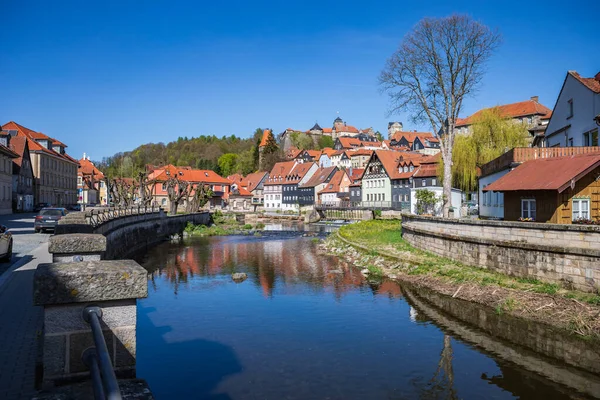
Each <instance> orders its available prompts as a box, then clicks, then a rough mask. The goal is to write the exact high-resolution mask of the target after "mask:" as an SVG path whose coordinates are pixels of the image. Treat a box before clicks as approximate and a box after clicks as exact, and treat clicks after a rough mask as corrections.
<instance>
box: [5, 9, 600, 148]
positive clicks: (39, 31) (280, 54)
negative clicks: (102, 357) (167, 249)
mask: <svg viewBox="0 0 600 400" xmlns="http://www.w3.org/2000/svg"><path fill="white" fill-rule="evenodd" d="M594 4H595V2H593V1H591V0H590V1H569V2H568V3H565V2H564V1H561V2H560V3H559V2H552V1H545V2H532V1H529V2H523V1H519V2H511V1H505V2H501V3H498V2H492V1H485V0H480V1H473V2H458V1H456V2H449V1H426V2H425V1H422V2H403V1H393V2H391V1H390V2H377V1H375V2H364V1H361V2H358V1H356V2H354V1H339V2H337V1H336V2H331V1H323V0H322V1H298V2H284V1H272V2H264V1H252V2H250V1H242V2H237V1H228V2H208V1H206V2H201V1H192V2H188V3H185V2H182V1H170V2H169V1H146V2H145V1H116V2H110V1H102V2H91V1H86V2H81V1H75V2H67V1H39V2H34V1H27V2H24V1H16V0H15V1H7V0H0V12H1V14H2V16H3V21H4V24H3V25H4V29H3V33H2V35H0V49H2V52H1V56H0V57H1V60H0V91H1V92H2V96H0V121H1V122H2V123H5V122H8V121H10V120H14V121H16V122H18V123H21V124H22V125H25V126H27V127H28V128H31V129H34V130H37V131H41V132H44V133H46V134H48V135H50V136H54V137H56V138H58V139H60V140H61V141H63V142H65V143H66V144H67V145H68V146H69V148H68V150H69V153H70V154H71V155H73V156H74V157H77V158H80V157H81V155H82V153H83V152H87V153H88V154H89V155H90V156H91V157H92V159H96V160H99V159H101V158H102V157H104V156H109V155H112V154H114V153H115V152H118V151H126V150H131V149H133V148H135V147H136V146H138V145H140V144H142V143H148V142H159V141H162V142H169V141H171V140H175V139H177V137H179V136H188V137H191V136H199V135H201V134H215V135H217V136H222V135H230V134H236V135H238V136H243V137H246V136H249V135H251V134H252V132H253V131H254V129H255V128H257V127H270V128H272V129H274V130H275V132H277V133H279V132H281V131H283V130H284V129H285V128H288V127H291V128H294V129H302V130H305V129H308V128H310V127H311V126H312V125H313V124H314V123H315V121H318V122H319V124H321V126H331V125H332V122H333V119H335V117H336V115H337V112H338V111H339V113H340V116H341V117H342V118H343V119H344V120H345V121H347V123H348V124H351V125H354V126H357V127H359V128H364V127H369V126H372V127H373V128H374V129H375V130H379V131H381V132H384V131H385V130H386V129H387V121H389V120H399V121H402V122H403V123H404V126H405V128H407V129H417V128H418V129H427V128H428V127H427V126H413V125H412V124H411V123H410V122H409V121H410V119H409V116H408V115H395V116H393V117H387V116H386V110H387V107H388V103H387V98H386V96H385V95H383V94H381V93H380V92H379V88H378V86H377V77H378V74H379V72H380V70H381V68H382V67H383V65H384V62H385V60H386V59H387V57H389V56H390V55H391V54H392V53H393V52H394V50H395V49H396V47H397V45H398V43H399V41H400V40H401V39H402V37H403V35H404V34H405V33H406V32H407V31H408V30H409V29H410V28H411V27H412V26H413V25H414V24H415V23H416V22H417V21H418V20H419V19H421V18H423V17H425V16H430V17H436V16H446V15H449V14H451V13H453V12H457V13H468V14H470V15H472V16H473V17H474V18H476V19H478V20H481V21H482V22H484V23H486V24H487V25H489V26H491V27H493V28H497V29H499V30H500V32H501V34H502V36H503V44H502V46H501V47H500V49H499V50H498V51H497V53H496V54H495V55H494V57H493V59H492V60H491V61H490V64H489V68H488V73H487V75H486V77H485V79H484V82H483V84H482V86H481V90H480V91H479V93H478V94H477V96H476V98H474V99H471V100H470V101H468V102H467V103H466V105H465V108H464V113H463V114H464V115H465V116H466V115H469V114H471V113H473V112H474V111H476V110H477V109H478V108H480V107H482V106H493V105H496V104H502V103H510V102H516V101H521V100H526V99H528V98H529V97H531V96H533V95H538V96H540V102H542V103H543V104H545V105H547V106H548V107H550V108H552V107H553V106H554V102H555V100H556V97H557V95H558V92H559V90H560V87H561V85H562V81H563V79H564V76H565V74H566V71H567V70H576V71H578V72H579V73H581V74H582V75H584V76H593V75H594V74H596V72H598V71H600V41H599V39H598V37H599V35H600V34H599V33H598V32H599V31H598V26H597V18H598V17H597V15H596V14H597V6H595V5H594Z"/></svg>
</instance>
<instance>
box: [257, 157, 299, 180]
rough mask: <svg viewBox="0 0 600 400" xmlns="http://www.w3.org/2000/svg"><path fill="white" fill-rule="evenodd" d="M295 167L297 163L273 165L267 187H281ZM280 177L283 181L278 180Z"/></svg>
mask: <svg viewBox="0 0 600 400" xmlns="http://www.w3.org/2000/svg"><path fill="white" fill-rule="evenodd" d="M294 165H296V161H283V162H278V163H276V164H275V165H273V168H272V169H271V172H270V173H269V177H268V178H267V180H266V181H265V185H281V184H282V183H283V181H284V179H285V177H286V176H287V175H288V174H289V172H290V171H291V170H292V168H294ZM279 177H281V180H279V179H278V178H279Z"/></svg>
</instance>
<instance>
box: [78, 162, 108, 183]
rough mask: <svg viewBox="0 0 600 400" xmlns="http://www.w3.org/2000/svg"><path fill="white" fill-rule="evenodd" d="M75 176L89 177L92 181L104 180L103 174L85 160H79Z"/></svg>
mask: <svg viewBox="0 0 600 400" xmlns="http://www.w3.org/2000/svg"><path fill="white" fill-rule="evenodd" d="M77 175H79V176H89V177H93V178H94V179H104V174H103V173H102V171H100V170H99V169H98V168H96V166H95V165H94V163H93V162H91V161H90V160H88V159H87V158H82V159H81V160H79V167H78V168H77Z"/></svg>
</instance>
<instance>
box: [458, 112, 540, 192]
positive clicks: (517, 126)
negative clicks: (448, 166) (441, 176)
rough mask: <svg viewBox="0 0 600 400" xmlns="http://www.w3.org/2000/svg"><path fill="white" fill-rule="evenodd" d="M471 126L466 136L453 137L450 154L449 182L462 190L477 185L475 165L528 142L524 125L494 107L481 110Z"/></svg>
mask: <svg viewBox="0 0 600 400" xmlns="http://www.w3.org/2000/svg"><path fill="white" fill-rule="evenodd" d="M471 129H472V133H471V134H470V135H459V136H458V137H457V138H456V141H455V143H454V151H453V154H452V181H453V183H454V185H455V186H456V187H458V188H460V189H461V190H464V191H466V192H470V191H473V190H476V188H477V168H480V167H481V166H482V165H484V164H486V163H488V162H490V161H492V160H493V159H494V158H497V157H499V156H501V155H502V154H504V153H505V152H506V151H507V150H509V149H512V148H514V147H524V146H527V145H528V143H529V133H528V131H527V126H526V125H525V124H522V123H517V122H514V121H512V120H511V119H510V118H505V117H503V116H502V115H500V113H499V111H498V109H497V108H495V107H494V108H490V109H486V110H483V111H482V112H481V115H480V116H479V117H478V118H477V119H476V120H475V121H474V123H473V125H471Z"/></svg>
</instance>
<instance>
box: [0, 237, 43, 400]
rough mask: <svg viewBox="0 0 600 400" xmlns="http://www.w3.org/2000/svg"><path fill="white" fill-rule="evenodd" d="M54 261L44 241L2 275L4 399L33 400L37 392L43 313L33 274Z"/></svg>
mask: <svg viewBox="0 0 600 400" xmlns="http://www.w3.org/2000/svg"><path fill="white" fill-rule="evenodd" d="M50 261H51V256H50V254H49V253H48V244H47V243H43V244H42V245H40V246H39V247H38V248H36V249H35V250H34V251H33V252H32V253H31V256H25V257H23V258H21V259H20V260H18V261H17V262H16V263H15V264H14V265H13V266H12V267H11V268H10V269H9V270H8V271H6V272H5V273H4V274H2V276H0V346H1V347H0V399H4V400H12V399H30V398H31V397H32V395H33V394H34V393H35V387H34V384H35V373H36V371H35V368H36V361H37V357H38V346H40V345H41V340H42V338H43V336H42V324H43V319H42V318H43V312H42V308H41V307H35V306H33V274H34V272H35V269H36V268H37V266H38V264H40V263H46V262H50Z"/></svg>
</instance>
